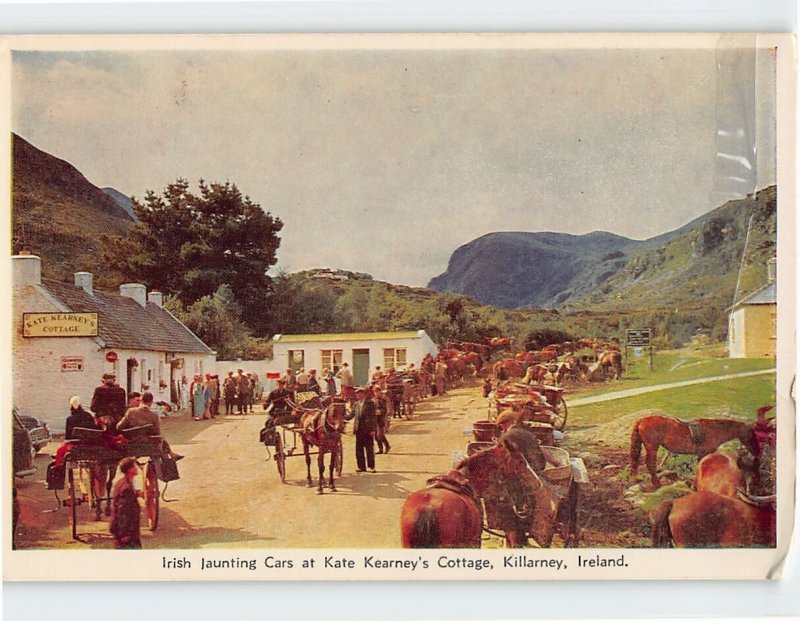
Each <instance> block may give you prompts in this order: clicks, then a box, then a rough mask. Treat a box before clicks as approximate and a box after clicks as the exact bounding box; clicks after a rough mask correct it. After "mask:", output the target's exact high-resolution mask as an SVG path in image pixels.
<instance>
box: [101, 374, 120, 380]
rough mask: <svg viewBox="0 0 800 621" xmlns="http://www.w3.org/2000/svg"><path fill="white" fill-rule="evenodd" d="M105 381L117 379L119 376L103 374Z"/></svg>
mask: <svg viewBox="0 0 800 621" xmlns="http://www.w3.org/2000/svg"><path fill="white" fill-rule="evenodd" d="M103 379H104V380H110V379H117V376H116V374H114V373H103Z"/></svg>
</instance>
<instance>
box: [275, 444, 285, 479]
mask: <svg viewBox="0 0 800 621" xmlns="http://www.w3.org/2000/svg"><path fill="white" fill-rule="evenodd" d="M276 438H277V439H276V440H275V463H276V464H277V466H278V474H279V475H281V483H286V453H284V452H283V440H282V439H281V436H280V434H278V435H277V436H276Z"/></svg>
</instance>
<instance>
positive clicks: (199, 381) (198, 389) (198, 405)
mask: <svg viewBox="0 0 800 621" xmlns="http://www.w3.org/2000/svg"><path fill="white" fill-rule="evenodd" d="M189 398H190V399H191V400H192V418H193V419H194V420H202V419H203V414H205V411H206V394H205V387H204V386H203V376H202V375H195V376H194V381H193V382H192V386H191V393H190V395H189Z"/></svg>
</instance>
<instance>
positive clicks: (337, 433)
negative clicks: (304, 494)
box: [300, 400, 347, 494]
mask: <svg viewBox="0 0 800 621" xmlns="http://www.w3.org/2000/svg"><path fill="white" fill-rule="evenodd" d="M346 413H347V410H346V408H345V403H344V401H338V400H325V401H323V402H322V409H303V410H301V418H300V425H301V426H302V428H303V433H302V435H301V437H302V439H303V454H304V455H305V457H306V471H307V473H308V487H311V486H312V485H313V482H312V480H311V454H310V447H311V446H316V447H317V451H318V452H317V464H318V466H319V483H318V485H317V494H322V484H323V481H324V480H325V455H326V454H327V453H330V454H331V460H330V468H329V477H328V486H329V487H330V488H331V491H332V492H335V491H336V484H335V483H334V482H333V470H334V468H337V470H338V471H339V474H341V464H342V457H343V456H342V433H344V427H345V415H346Z"/></svg>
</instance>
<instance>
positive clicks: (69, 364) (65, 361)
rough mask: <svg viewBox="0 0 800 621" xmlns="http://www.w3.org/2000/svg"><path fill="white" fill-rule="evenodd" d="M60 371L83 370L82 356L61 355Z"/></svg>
mask: <svg viewBox="0 0 800 621" xmlns="http://www.w3.org/2000/svg"><path fill="white" fill-rule="evenodd" d="M61 371H62V372H63V371H83V356H63V357H62V358H61Z"/></svg>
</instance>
